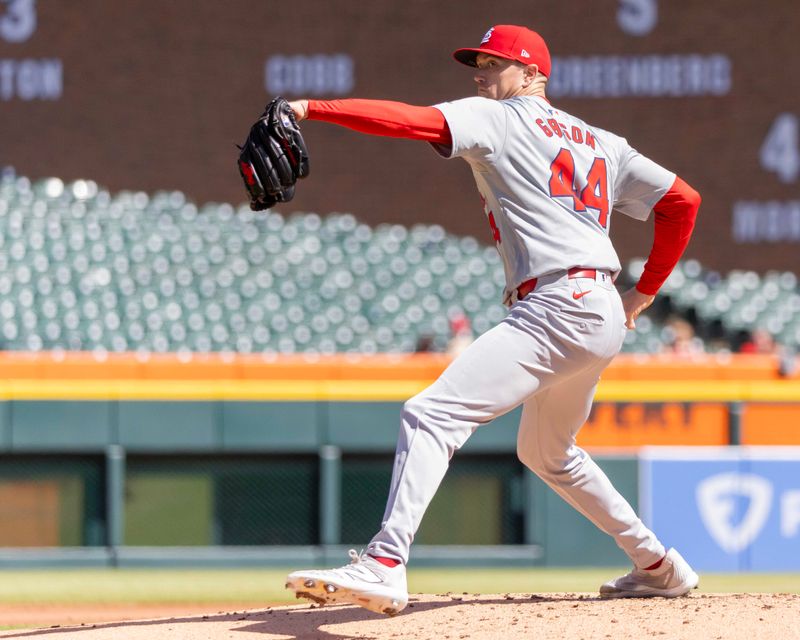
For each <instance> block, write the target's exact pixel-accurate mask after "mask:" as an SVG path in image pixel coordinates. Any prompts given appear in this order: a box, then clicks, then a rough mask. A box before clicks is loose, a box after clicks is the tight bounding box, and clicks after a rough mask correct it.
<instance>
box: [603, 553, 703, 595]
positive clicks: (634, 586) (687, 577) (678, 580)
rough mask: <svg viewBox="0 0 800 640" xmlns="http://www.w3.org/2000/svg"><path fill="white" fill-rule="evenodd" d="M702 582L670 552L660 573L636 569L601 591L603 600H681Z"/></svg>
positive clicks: (677, 554) (662, 564) (612, 581)
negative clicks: (678, 598) (679, 598)
mask: <svg viewBox="0 0 800 640" xmlns="http://www.w3.org/2000/svg"><path fill="white" fill-rule="evenodd" d="M698 582H700V578H699V577H698V575H697V574H696V573H695V572H694V571H693V570H692V568H691V567H690V566H689V563H688V562H686V560H684V559H683V558H682V557H681V554H680V553H678V552H677V551H675V549H670V550H669V551H667V555H666V556H665V557H664V561H663V562H662V563H661V566H660V567H658V569H653V570H652V571H646V570H644V569H634V570H633V571H631V572H630V573H626V574H625V575H624V576H620V577H619V578H615V579H614V580H609V581H608V582H606V583H605V584H604V585H602V586H601V587H600V597H601V598H653V597H658V596H660V597H662V598H677V597H678V596H685V595H686V594H687V593H689V592H690V591H691V590H692V589H695V588H697V583H698Z"/></svg>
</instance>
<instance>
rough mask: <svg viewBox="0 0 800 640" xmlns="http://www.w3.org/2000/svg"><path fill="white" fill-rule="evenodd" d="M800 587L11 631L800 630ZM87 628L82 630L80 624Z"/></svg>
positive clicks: (444, 599) (767, 634)
mask: <svg viewBox="0 0 800 640" xmlns="http://www.w3.org/2000/svg"><path fill="white" fill-rule="evenodd" d="M798 612H800V596H799V595H793V594H705V593H703V594H701V593H694V594H692V595H690V596H688V597H685V598H676V599H673V600H667V599H663V598H653V599H646V600H600V599H599V598H597V597H596V596H595V595H594V594H576V593H549V594H497V595H476V594H466V593H465V594H441V595H425V594H418V595H415V596H412V598H411V600H410V602H409V605H408V608H407V609H406V610H405V611H403V612H402V613H401V614H400V615H398V616H396V617H394V618H389V617H386V616H382V615H378V614H375V613H370V612H369V611H366V610H364V609H361V608H359V607H354V606H346V605H336V606H325V607H317V606H311V605H308V604H301V605H294V606H282V607H272V608H268V609H259V610H248V611H243V612H235V613H216V614H214V613H209V614H205V615H195V614H188V615H183V616H177V617H172V618H157V619H151V620H134V621H123V622H103V623H95V624H85V625H83V626H77V627H75V626H70V627H58V628H52V627H51V628H46V629H38V630H34V629H25V630H16V631H4V632H2V633H0V637H3V638H36V637H41V638H43V639H46V640H61V639H66V638H70V639H71V640H101V639H102V640H161V639H164V640H166V639H169V640H173V639H174V640H217V639H219V640H222V639H223V638H224V639H229V638H236V639H242V640H244V639H245V638H248V637H252V638H254V639H255V638H258V639H259V640H279V639H282V640H289V639H292V640H293V639H298V640H306V639H308V640H311V639H312V638H313V639H314V640H316V639H319V638H322V639H325V640H341V639H345V638H372V639H375V640H378V639H381V640H382V639H384V638H397V639H405V638H413V639H415V640H460V639H465V638H466V639H470V640H489V639H492V640H494V639H497V640H508V639H516V638H535V639H536V640H564V639H568V640H580V639H581V638H584V639H586V640H589V639H592V640H594V639H595V638H601V639H602V638H611V639H612V640H621V639H623V638H631V639H636V640H641V639H642V638H647V637H651V636H653V637H663V638H665V640H680V639H684V638H685V639H686V640H705V639H710V640H718V639H719V640H728V639H730V640H734V639H736V640H739V639H741V640H757V639H760V638H764V639H765V640H766V639H769V640H772V639H773V638H781V639H782V640H800V624H798ZM76 632H77V633H76Z"/></svg>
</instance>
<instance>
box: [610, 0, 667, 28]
mask: <svg viewBox="0 0 800 640" xmlns="http://www.w3.org/2000/svg"><path fill="white" fill-rule="evenodd" d="M617 24H618V25H619V27H620V29H622V30H623V31H624V32H625V33H628V34H630V35H632V36H646V35H647V34H648V33H650V32H651V31H652V30H653V29H655V28H656V24H658V0H619V9H618V10H617Z"/></svg>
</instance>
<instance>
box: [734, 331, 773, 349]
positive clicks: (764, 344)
mask: <svg viewBox="0 0 800 640" xmlns="http://www.w3.org/2000/svg"><path fill="white" fill-rule="evenodd" d="M748 334H749V335H747V337H746V338H745V339H744V340H743V341H742V342H741V343H740V344H739V353H757V354H761V355H772V354H777V353H778V351H779V348H778V345H777V344H776V343H775V340H774V339H773V337H772V334H771V333H770V332H769V331H767V330H766V329H756V330H755V331H752V332H748Z"/></svg>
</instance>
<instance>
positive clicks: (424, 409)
mask: <svg viewBox="0 0 800 640" xmlns="http://www.w3.org/2000/svg"><path fill="white" fill-rule="evenodd" d="M587 292H588V293H587ZM624 323H625V314H624V311H623V308H622V302H621V300H620V297H619V294H618V293H617V290H616V288H615V287H614V284H613V283H612V282H611V278H610V277H609V276H608V274H606V273H602V272H599V271H598V272H597V277H596V278H595V279H590V278H574V279H569V278H567V275H566V273H564V274H561V275H554V276H545V277H544V278H540V279H539V284H538V286H537V288H536V289H535V290H534V291H533V292H532V293H530V294H529V295H528V296H527V297H526V298H525V299H524V300H521V301H518V302H516V303H515V304H514V305H513V306H512V307H511V309H510V311H509V314H508V316H507V317H506V318H505V319H504V320H503V321H502V322H501V323H500V324H498V325H497V326H496V327H494V328H492V329H491V330H489V331H487V332H486V333H485V334H484V335H482V336H481V337H479V338H478V339H477V340H476V341H475V342H474V343H473V344H472V345H470V346H469V347H468V348H467V349H466V350H465V351H464V352H463V353H462V354H461V355H460V356H459V357H458V358H456V359H455V360H454V361H453V362H452V363H451V364H450V366H449V367H448V368H447V369H446V370H445V371H444V372H443V373H442V375H441V376H440V377H439V379H438V380H437V381H436V382H434V383H433V384H432V385H431V386H430V387H428V388H427V389H426V390H425V391H423V392H421V393H420V394H418V395H416V396H414V397H413V398H411V399H410V400H409V401H408V402H406V404H405V405H404V407H403V413H402V421H401V428H400V435H399V439H398V443H397V451H396V454H395V459H394V469H393V473H392V483H391V487H390V492H389V498H388V502H387V505H386V512H385V513H384V516H383V524H382V526H381V530H380V531H379V532H378V534H377V535H376V536H375V537H374V538H373V539H372V541H371V542H370V544H369V546H368V548H367V549H368V552H369V553H370V554H372V555H376V556H385V557H389V558H394V559H396V560H399V561H401V562H403V563H406V562H407V561H408V556H409V548H410V546H411V542H412V541H413V539H414V534H415V533H416V531H417V529H418V527H419V525H420V522H421V520H422V516H423V514H424V513H425V510H426V509H427V507H428V504H430V501H431V500H432V499H433V496H434V494H435V493H436V490H437V489H438V488H439V484H440V483H441V481H442V479H443V478H444V474H445V473H446V471H447V468H448V466H449V462H450V458H451V457H452V455H453V453H454V452H455V451H456V450H458V449H459V448H460V447H461V446H462V445H463V444H464V443H465V442H466V441H467V439H468V438H469V437H470V435H472V433H473V432H474V431H475V429H477V428H478V427H479V426H481V425H483V424H486V423H488V422H490V421H491V420H493V419H494V418H496V417H498V416H501V415H503V414H505V413H507V412H508V411H511V410H512V409H514V408H515V407H517V406H519V405H520V404H522V405H523V411H522V419H521V421H520V425H519V433H518V437H517V454H518V456H519V458H520V460H521V461H522V462H523V463H524V464H525V465H526V466H528V467H529V468H530V469H531V470H532V471H533V472H535V473H536V474H537V475H538V476H539V477H540V478H542V480H544V481H545V482H546V483H547V484H548V485H550V486H551V487H552V488H553V490H555V491H556V492H557V493H558V494H559V495H560V496H561V497H562V498H564V500H566V501H567V502H568V503H569V504H571V505H572V506H573V507H575V508H576V509H577V510H578V511H579V512H580V513H582V514H583V515H584V516H586V517H587V518H588V519H589V520H591V521H592V522H593V523H594V524H595V525H596V526H597V527H599V528H600V529H601V530H602V531H605V532H606V533H608V534H609V535H611V536H613V537H614V540H615V541H616V543H617V544H618V545H619V546H620V548H622V550H623V551H624V552H625V553H626V554H628V556H629V557H630V558H631V560H632V561H633V563H634V565H636V566H637V567H640V568H644V567H647V566H650V565H651V564H654V563H655V562H658V560H660V559H661V558H662V557H663V556H664V554H665V549H664V546H663V545H662V544H661V543H660V542H659V541H658V539H657V538H656V537H655V535H654V534H653V532H651V531H650V530H649V529H648V528H647V527H645V526H644V524H643V523H642V521H641V520H640V519H639V518H638V517H637V516H636V514H635V513H634V511H633V509H632V508H631V506H630V505H629V504H628V502H627V501H626V500H625V499H624V498H623V497H622V496H621V495H620V494H619V493H618V492H617V490H616V489H614V487H613V486H612V484H611V482H610V481H609V479H608V477H607V476H606V475H605V473H603V471H602V470H601V469H600V468H599V467H598V466H597V464H596V463H595V462H594V461H593V460H592V459H591V458H590V457H589V455H588V454H587V453H586V452H585V451H584V450H583V449H581V448H580V447H578V446H576V445H575V437H576V435H577V433H578V430H579V429H580V428H581V426H582V425H583V424H584V422H585V421H586V419H587V418H588V416H589V410H590V408H591V405H592V399H593V397H594V393H595V389H596V387H597V382H598V380H599V376H600V373H601V371H602V370H603V369H604V368H605V367H606V366H607V365H608V364H609V362H611V360H612V359H613V358H614V356H615V355H616V354H617V353H618V351H619V349H620V347H621V346H622V341H623V339H624V335H625V327H624Z"/></svg>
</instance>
